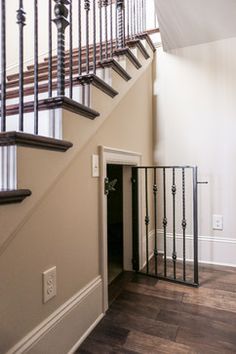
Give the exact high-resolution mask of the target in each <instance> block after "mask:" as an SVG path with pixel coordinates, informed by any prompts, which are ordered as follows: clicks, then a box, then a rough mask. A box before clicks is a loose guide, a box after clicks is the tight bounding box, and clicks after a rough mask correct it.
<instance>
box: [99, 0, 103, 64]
mask: <svg viewBox="0 0 236 354" xmlns="http://www.w3.org/2000/svg"><path fill="white" fill-rule="evenodd" d="M98 4H99V36H100V53H99V54H100V61H102V59H103V46H102V0H99V1H98Z"/></svg>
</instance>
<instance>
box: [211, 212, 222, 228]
mask: <svg viewBox="0 0 236 354" xmlns="http://www.w3.org/2000/svg"><path fill="white" fill-rule="evenodd" d="M212 228H213V230H221V231H222V230H223V215H213V217H212Z"/></svg>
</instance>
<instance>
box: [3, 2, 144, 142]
mask: <svg viewBox="0 0 236 354" xmlns="http://www.w3.org/2000/svg"><path fill="white" fill-rule="evenodd" d="M14 2H15V3H16V4H17V8H16V9H13V10H14V11H16V23H17V26H18V29H17V27H16V31H17V33H18V43H17V45H16V51H15V52H16V53H17V58H16V60H17V62H18V64H17V68H15V71H16V72H17V73H16V74H13V75H10V78H9V80H8V79H7V74H6V73H7V70H8V66H9V64H8V60H9V51H8V50H9V48H10V47H11V46H12V45H13V34H14V33H15V32H16V31H15V29H14V28H9V25H8V24H6V20H8V19H9V16H10V17H11V15H12V14H8V13H7V11H8V12H9V9H10V8H9V4H8V3H6V0H0V9H1V25H0V27H1V44H0V48H1V55H0V57H1V64H0V66H1V124H0V130H1V132H2V133H3V132H6V131H8V130H9V129H11V130H12V127H11V126H12V121H14V119H15V120H16V119H17V120H18V123H17V126H14V127H15V129H14V130H17V131H19V132H29V131H30V133H31V134H35V135H40V134H42V133H41V130H42V129H41V128H40V124H41V123H42V122H41V118H40V114H39V113H40V111H42V110H45V109H49V108H52V107H53V104H54V101H55V98H56V97H68V98H69V99H71V100H77V101H78V94H77V91H78V86H79V84H82V86H83V82H82V81H81V82H79V80H78V78H79V77H85V76H86V75H87V76H88V75H91V74H94V75H96V74H97V68H98V67H99V65H100V64H101V63H103V62H107V61H109V60H111V59H112V58H113V56H114V55H115V50H116V49H122V48H125V47H126V41H128V40H130V39H135V38H136V37H137V36H138V35H140V34H142V33H144V32H145V28H146V10H145V7H146V0H47V4H48V5H47V8H45V9H44V8H43V5H42V3H41V2H40V1H38V0H34V1H32V2H30V3H27V2H25V1H24V0H14ZM6 5H8V7H6ZM44 6H45V3H44ZM10 10H11V11H12V5H11V9H10ZM42 13H43V14H44V16H42ZM6 15H7V16H6ZM31 16H32V18H31ZM45 20H46V21H45ZM32 24H33V25H32ZM42 28H43V36H42V34H41V32H42ZM45 33H46V35H45ZM45 39H46V40H45ZM14 40H15V38H14ZM29 48H33V53H32V55H31V57H33V60H32V61H31V63H30V64H31V65H28V66H27V64H29V63H28V60H29ZM42 53H46V54H45V57H46V58H45V59H44V61H42ZM55 53H56V55H55ZM10 59H12V58H10ZM11 62H12V60H11ZM26 69H27V70H26ZM10 74H11V73H10ZM13 76H14V78H13ZM84 85H85V84H84ZM76 90H77V91H76ZM82 102H83V99H82ZM28 113H33V114H34V119H33V127H31V128H27V127H28V125H29V122H28V121H27V118H26V115H27V114H28ZM10 116H13V117H14V119H12V120H11V119H10ZM8 117H9V118H8ZM52 136H53V135H52Z"/></svg>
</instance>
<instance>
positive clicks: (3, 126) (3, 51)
mask: <svg viewBox="0 0 236 354" xmlns="http://www.w3.org/2000/svg"><path fill="white" fill-rule="evenodd" d="M1 13H2V22H1V132H5V131H6V4H5V0H2V1H1ZM2 170H3V169H2Z"/></svg>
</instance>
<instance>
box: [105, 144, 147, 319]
mask: <svg viewBox="0 0 236 354" xmlns="http://www.w3.org/2000/svg"><path fill="white" fill-rule="evenodd" d="M99 157H100V188H99V189H100V207H99V210H100V215H99V219H100V230H99V231H100V232H99V234H100V242H99V254H100V261H99V267H100V269H99V272H100V274H101V276H102V287H103V312H104V313H105V312H106V311H107V310H108V262H107V196H106V195H105V194H104V179H105V177H106V175H107V165H108V164H112V165H122V166H129V167H135V166H141V162H142V154H141V153H139V152H134V151H128V150H121V149H116V148H111V147H107V146H99ZM123 177H124V173H123ZM127 188H128V184H127V183H125V181H124V184H123V193H124V195H125V197H127V196H128V197H130V203H131V198H132V195H131V188H130V193H125V192H126V191H127ZM129 194H130V196H129ZM123 205H124V206H125V205H127V200H125V198H124V201H123ZM130 205H131V204H130ZM131 211H132V209H131ZM123 213H124V218H123V225H124V232H123V240H124V241H123V242H124V245H125V242H126V241H127V234H128V233H129V234H131V237H132V233H130V230H132V229H131V227H132V217H130V220H128V218H127V217H125V216H126V215H125V214H126V213H125V208H123ZM124 253H125V247H124ZM126 261H127V260H125V254H124V264H125V263H126Z"/></svg>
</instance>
